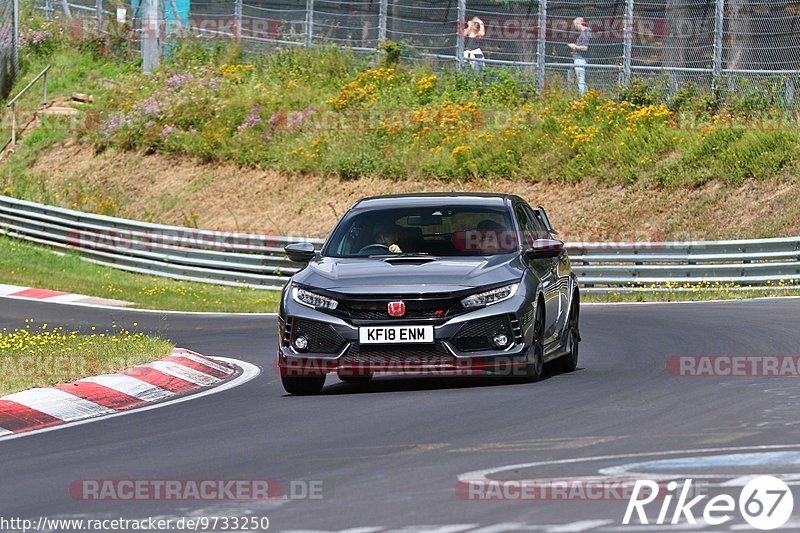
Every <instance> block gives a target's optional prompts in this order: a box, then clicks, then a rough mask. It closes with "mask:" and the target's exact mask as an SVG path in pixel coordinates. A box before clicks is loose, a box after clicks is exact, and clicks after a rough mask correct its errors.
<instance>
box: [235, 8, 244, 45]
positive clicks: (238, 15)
mask: <svg viewBox="0 0 800 533" xmlns="http://www.w3.org/2000/svg"><path fill="white" fill-rule="evenodd" d="M242 13H243V9H242V0H236V1H235V2H234V4H233V18H235V19H236V29H235V30H234V32H233V33H234V35H236V38H237V39H241V38H242V18H243V15H242Z"/></svg>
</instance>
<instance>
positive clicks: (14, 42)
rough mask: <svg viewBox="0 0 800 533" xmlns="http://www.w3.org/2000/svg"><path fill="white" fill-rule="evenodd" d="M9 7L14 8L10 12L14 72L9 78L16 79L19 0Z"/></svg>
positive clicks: (17, 69) (17, 68)
mask: <svg viewBox="0 0 800 533" xmlns="http://www.w3.org/2000/svg"><path fill="white" fill-rule="evenodd" d="M6 5H7V4H6ZM11 9H13V10H14V13H12V16H13V22H12V24H13V27H12V32H13V35H12V36H11V41H12V42H11V64H12V67H13V69H14V74H13V75H12V76H11V79H12V80H13V79H16V77H17V74H19V0H14V5H13V6H12V8H11Z"/></svg>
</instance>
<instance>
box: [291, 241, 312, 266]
mask: <svg viewBox="0 0 800 533" xmlns="http://www.w3.org/2000/svg"><path fill="white" fill-rule="evenodd" d="M283 251H284V252H286V255H287V256H288V257H289V260H291V261H294V262H295V263H308V262H309V261H311V260H312V259H314V256H315V255H316V253H317V252H316V250H314V245H313V244H311V243H310V242H296V243H294V244H288V245H286V246H285V247H284V248H283Z"/></svg>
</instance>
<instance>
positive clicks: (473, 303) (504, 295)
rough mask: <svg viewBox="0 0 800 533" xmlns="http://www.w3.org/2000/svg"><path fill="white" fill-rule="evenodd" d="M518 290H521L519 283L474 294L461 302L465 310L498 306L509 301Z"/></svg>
mask: <svg viewBox="0 0 800 533" xmlns="http://www.w3.org/2000/svg"><path fill="white" fill-rule="evenodd" d="M517 288H519V283H512V284H511V285H506V286H505V287H498V288H496V289H492V290H490V291H485V292H479V293H478V294H472V295H470V296H467V297H466V298H464V299H463V300H461V305H463V306H464V307H465V308H470V307H482V306H484V305H491V304H496V303H497V302H502V301H503V300H508V299H509V298H511V297H512V296H514V295H515V294H517Z"/></svg>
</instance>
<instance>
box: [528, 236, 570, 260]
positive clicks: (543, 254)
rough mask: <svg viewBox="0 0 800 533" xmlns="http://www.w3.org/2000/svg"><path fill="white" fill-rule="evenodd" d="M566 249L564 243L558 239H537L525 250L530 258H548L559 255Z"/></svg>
mask: <svg viewBox="0 0 800 533" xmlns="http://www.w3.org/2000/svg"><path fill="white" fill-rule="evenodd" d="M563 251H564V243H563V242H562V241H559V240H557V239H536V240H535V241H533V246H531V247H530V248H527V249H526V250H525V257H527V258H528V259H547V258H549V257H558V256H559V255H561V252H563Z"/></svg>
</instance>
